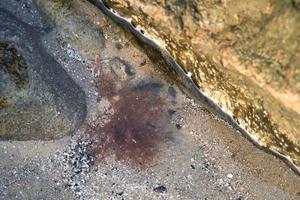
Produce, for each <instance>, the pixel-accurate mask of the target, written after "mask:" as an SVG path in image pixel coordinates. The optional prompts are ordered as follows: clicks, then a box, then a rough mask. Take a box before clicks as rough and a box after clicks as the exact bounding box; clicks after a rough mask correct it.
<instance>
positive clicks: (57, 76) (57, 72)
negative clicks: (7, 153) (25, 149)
mask: <svg viewBox="0 0 300 200" xmlns="http://www.w3.org/2000/svg"><path fill="white" fill-rule="evenodd" d="M33 13H34V14H32V15H38V11H36V12H33ZM46 30H48V26H43V27H40V28H39V29H37V28H35V27H32V26H31V25H30V24H26V23H24V22H23V21H21V20H20V19H19V18H17V17H16V16H15V15H14V14H12V13H11V12H9V11H7V10H3V9H1V10H0V40H1V41H2V42H0V60H1V61H0V62H1V69H0V73H1V75H0V78H1V90H0V94H1V110H0V125H1V126H0V140H37V139H39V140H48V139H58V138H62V137H64V136H66V135H70V134H71V133H73V131H74V130H75V129H77V128H78V127H79V126H80V124H81V123H82V122H83V119H84V117H85V114H86V105H85V94H84V92H83V91H82V90H81V88H80V87H79V86H78V85H77V84H76V83H75V82H74V81H73V80H72V79H71V78H70V77H69V76H68V74H67V73H66V72H65V71H64V69H63V68H62V67H61V66H60V64H59V63H58V62H57V61H56V60H55V59H53V58H52V57H51V55H50V54H49V53H48V52H47V51H46V49H45V47H44V46H43V44H42V43H41V38H42V36H43V35H44V34H46V32H45V31H46Z"/></svg>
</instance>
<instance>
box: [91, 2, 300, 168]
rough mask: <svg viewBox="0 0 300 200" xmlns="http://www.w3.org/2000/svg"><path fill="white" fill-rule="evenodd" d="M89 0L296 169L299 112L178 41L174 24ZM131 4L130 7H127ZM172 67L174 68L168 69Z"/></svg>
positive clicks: (211, 106)
mask: <svg viewBox="0 0 300 200" xmlns="http://www.w3.org/2000/svg"><path fill="white" fill-rule="evenodd" d="M105 2H106V3H107V4H108V5H109V6H110V7H111V8H112V9H111V8H109V9H108V8H107V7H106V6H105V5H104V4H103V3H102V1H94V3H95V4H96V5H98V7H99V8H100V9H101V10H102V11H103V12H104V13H106V14H107V15H109V16H110V17H111V18H113V19H114V20H116V21H117V22H118V23H120V24H121V25H123V26H125V27H126V28H128V29H129V30H130V31H131V32H133V33H134V34H135V35H136V36H137V37H138V38H139V39H140V40H141V41H143V42H144V43H147V44H148V45H150V46H151V47H153V48H154V49H155V51H158V52H160V54H161V55H162V57H163V58H164V59H165V60H166V61H167V63H168V64H169V65H170V66H171V69H170V68H168V67H166V68H168V69H167V70H165V71H167V73H170V74H171V73H172V75H173V74H174V71H175V72H176V74H177V76H179V77H180V79H181V80H180V81H179V82H181V83H180V84H183V85H184V86H185V87H186V88H187V89H189V90H190V91H191V93H192V94H193V95H194V96H195V97H196V98H198V99H200V100H201V101H202V102H203V103H204V104H206V105H207V106H208V108H209V109H211V110H213V111H214V112H217V113H218V114H219V115H220V116H222V117H223V118H224V119H225V120H227V121H228V122H230V123H231V124H232V125H234V126H235V127H236V128H237V129H238V130H240V131H241V132H243V133H245V136H247V137H248V138H250V139H251V140H252V141H253V142H254V143H256V144H258V145H259V146H260V147H261V148H263V149H265V150H267V151H270V152H272V153H274V154H276V155H277V156H279V157H282V158H284V159H285V160H286V161H288V163H289V164H291V166H292V167H293V168H294V169H295V170H296V171H297V172H299V166H300V150H299V149H300V148H299V137H298V136H299V130H300V123H299V122H300V117H299V114H298V113H297V112H295V111H294V110H291V109H289V108H287V107H286V106H285V105H283V104H282V103H281V102H280V101H278V100H277V99H276V98H274V97H273V96H272V95H270V93H268V92H267V91H265V90H264V89H262V88H261V87H260V86H259V85H257V84H255V83H253V82H252V81H251V80H250V79H248V78H247V77H246V76H244V75H242V74H240V73H237V72H236V71H234V70H231V69H228V68H224V67H220V66H219V65H217V64H216V63H214V62H213V60H211V59H210V58H209V57H208V56H206V55H204V54H201V52H199V51H197V50H196V49H194V48H193V46H192V45H191V44H190V40H189V38H186V40H180V38H177V37H176V33H172V32H170V31H172V30H173V29H172V28H170V29H162V28H161V27H162V26H160V25H157V24H155V20H153V21H149V18H147V17H146V16H143V15H139V14H138V13H137V12H135V10H134V8H133V7H130V6H129V7H126V6H124V5H122V3H119V2H117V3H116V2H113V1H105ZM130 9H132V10H130ZM172 71H173V72H172Z"/></svg>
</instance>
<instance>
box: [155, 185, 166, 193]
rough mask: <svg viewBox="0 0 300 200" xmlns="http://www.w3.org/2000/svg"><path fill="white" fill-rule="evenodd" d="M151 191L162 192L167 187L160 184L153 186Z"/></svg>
mask: <svg viewBox="0 0 300 200" xmlns="http://www.w3.org/2000/svg"><path fill="white" fill-rule="evenodd" d="M153 191H154V192H157V193H164V192H166V191H167V188H166V187H165V186H163V185H160V186H158V187H156V188H154V189H153Z"/></svg>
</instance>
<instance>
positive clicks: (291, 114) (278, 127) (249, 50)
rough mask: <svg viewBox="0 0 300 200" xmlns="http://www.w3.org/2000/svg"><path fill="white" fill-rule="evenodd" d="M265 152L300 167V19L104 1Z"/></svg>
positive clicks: (271, 9) (270, 12) (265, 9)
mask: <svg viewBox="0 0 300 200" xmlns="http://www.w3.org/2000/svg"><path fill="white" fill-rule="evenodd" d="M104 3H105V5H106V6H108V7H110V8H112V9H113V10H114V12H118V13H119V14H120V15H121V16H123V17H125V18H126V19H127V20H128V21H130V22H131V24H132V25H133V26H134V27H136V28H137V29H139V30H141V34H145V35H146V36H148V37H150V38H151V39H152V40H154V41H156V43H157V44H159V45H160V47H161V48H162V49H163V51H165V50H166V51H167V52H168V53H169V54H170V55H171V56H172V57H173V58H174V60H175V61H176V62H177V63H178V64H179V65H180V66H181V67H182V68H183V69H184V70H185V72H186V73H187V75H189V76H190V77H191V79H192V80H193V81H194V83H195V84H196V85H197V86H198V88H199V89H200V91H201V92H202V94H204V95H205V96H208V97H209V98H210V99H211V100H212V101H213V102H214V104H215V105H217V106H218V107H219V108H221V109H222V111H223V112H225V113H227V115H229V116H230V118H232V119H233V121H234V123H236V124H237V125H238V126H239V127H240V128H242V129H243V130H245V131H246V132H247V133H248V136H249V137H250V138H251V139H252V140H253V141H254V142H256V143H258V144H259V145H260V146H262V147H264V148H265V149H267V150H271V151H272V152H273V153H275V154H277V155H280V156H283V157H285V158H286V159H287V160H289V161H291V163H292V164H293V165H294V167H295V168H297V169H299V167H300V135H299V134H300V104H299V102H300V101H299V99H300V94H299V91H300V90H299V89H300V88H299V86H300V68H299V65H300V56H299V55H300V54H299V45H298V44H299V35H300V31H299V30H300V29H299V27H298V25H299V23H297V21H298V20H299V18H300V14H299V13H298V12H297V9H296V8H295V5H296V4H295V2H294V3H291V2H284V1H276V0H274V1H254V2H252V3H247V4H246V3H245V2H244V1H237V2H236V1H235V2H233V1H201V2H198V1H188V2H185V1H168V2H167V1H155V2H153V1H132V0H125V1H123V0H122V1H120V0H105V1H104Z"/></svg>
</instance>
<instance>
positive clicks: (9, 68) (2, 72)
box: [0, 41, 29, 109]
mask: <svg viewBox="0 0 300 200" xmlns="http://www.w3.org/2000/svg"><path fill="white" fill-rule="evenodd" d="M0 66H1V68H0V80H1V83H0V109H3V108H7V107H8V106H9V105H10V104H11V101H12V100H11V98H12V97H11V95H9V93H10V92H12V91H14V90H21V89H24V88H25V87H27V86H28V79H29V77H28V67H27V63H26V61H25V59H24V58H23V57H22V56H21V55H20V54H19V53H18V51H17V49H16V48H15V47H14V46H13V45H12V44H8V43H5V42H2V41H0Z"/></svg>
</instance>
